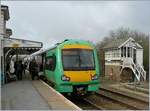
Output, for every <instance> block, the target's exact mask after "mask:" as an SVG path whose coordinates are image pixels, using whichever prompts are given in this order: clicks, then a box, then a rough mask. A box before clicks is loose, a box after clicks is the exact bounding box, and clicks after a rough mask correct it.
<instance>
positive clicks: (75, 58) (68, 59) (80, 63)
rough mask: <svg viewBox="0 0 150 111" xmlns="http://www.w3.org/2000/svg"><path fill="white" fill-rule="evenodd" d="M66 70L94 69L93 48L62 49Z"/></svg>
mask: <svg viewBox="0 0 150 111" xmlns="http://www.w3.org/2000/svg"><path fill="white" fill-rule="evenodd" d="M62 55H63V67H64V70H92V69H94V68H95V66H94V54H93V50H86V49H67V50H63V51H62Z"/></svg>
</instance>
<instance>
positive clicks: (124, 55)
mask: <svg viewBox="0 0 150 111" xmlns="http://www.w3.org/2000/svg"><path fill="white" fill-rule="evenodd" d="M123 57H126V47H123Z"/></svg>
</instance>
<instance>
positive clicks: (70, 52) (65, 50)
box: [32, 39, 100, 93]
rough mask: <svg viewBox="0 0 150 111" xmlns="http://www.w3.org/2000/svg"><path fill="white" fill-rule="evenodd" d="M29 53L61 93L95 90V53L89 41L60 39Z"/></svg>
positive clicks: (96, 68)
mask: <svg viewBox="0 0 150 111" xmlns="http://www.w3.org/2000/svg"><path fill="white" fill-rule="evenodd" d="M32 56H33V57H35V56H37V58H38V59H37V61H38V63H39V64H42V71H43V75H44V77H45V78H46V79H47V80H48V81H50V83H52V85H53V87H54V89H56V90H57V91H59V92H61V93H88V92H95V91H97V90H98V89H99V85H100V81H99V75H100V71H99V62H98V56H97V52H96V48H95V47H94V45H93V44H92V43H91V42H88V41H83V40H72V39H71V40H70V39H69V40H64V41H63V42H62V43H59V44H57V45H56V46H55V47H53V48H50V49H47V50H45V51H42V52H39V53H35V54H33V55H32ZM39 57H41V59H39Z"/></svg>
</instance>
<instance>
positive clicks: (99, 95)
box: [47, 83, 149, 110]
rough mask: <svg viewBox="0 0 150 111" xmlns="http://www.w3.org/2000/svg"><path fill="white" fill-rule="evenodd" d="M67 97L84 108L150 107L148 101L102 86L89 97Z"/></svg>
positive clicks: (139, 108) (146, 108) (120, 108)
mask: <svg viewBox="0 0 150 111" xmlns="http://www.w3.org/2000/svg"><path fill="white" fill-rule="evenodd" d="M47 84H49V83H47ZM49 85H50V84H49ZM65 97H66V98H67V99H69V100H70V101H72V102H73V103H74V104H76V105H77V106H79V107H80V108H81V109H83V110H148V108H149V102H148V101H144V100H140V99H137V98H133V97H130V96H127V94H122V93H119V92H117V91H112V90H109V89H105V88H100V90H99V91H98V92H96V93H95V94H92V95H89V96H87V97H80V96H77V95H76V96H65Z"/></svg>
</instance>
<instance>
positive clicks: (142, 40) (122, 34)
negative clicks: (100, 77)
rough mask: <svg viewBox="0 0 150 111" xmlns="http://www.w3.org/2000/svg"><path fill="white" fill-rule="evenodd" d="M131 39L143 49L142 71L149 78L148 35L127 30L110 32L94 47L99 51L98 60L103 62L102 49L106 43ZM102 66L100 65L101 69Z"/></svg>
mask: <svg viewBox="0 0 150 111" xmlns="http://www.w3.org/2000/svg"><path fill="white" fill-rule="evenodd" d="M129 37H132V38H133V39H134V40H135V41H136V42H138V43H139V44H140V45H141V46H142V47H143V49H144V51H143V55H144V57H143V65H144V69H145V70H146V72H147V77H149V35H148V34H145V33H142V32H138V31H136V30H131V29H129V28H123V27H121V28H118V29H117V30H112V31H110V33H109V35H108V36H107V37H104V39H103V40H102V41H100V42H98V43H97V45H96V47H97V49H98V51H99V56H100V60H101V61H103V60H104V54H103V48H104V46H105V45H106V44H107V43H110V42H111V41H112V40H114V39H120V38H129ZM103 65H104V64H102V65H101V66H102V68H103V67H104V66H103Z"/></svg>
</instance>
